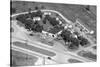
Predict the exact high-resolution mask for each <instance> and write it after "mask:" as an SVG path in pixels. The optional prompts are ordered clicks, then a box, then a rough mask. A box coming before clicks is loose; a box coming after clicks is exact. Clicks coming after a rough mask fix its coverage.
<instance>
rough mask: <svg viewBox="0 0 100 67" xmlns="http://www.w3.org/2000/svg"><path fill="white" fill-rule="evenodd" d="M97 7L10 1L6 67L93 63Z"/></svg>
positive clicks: (95, 44)
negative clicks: (8, 66)
mask: <svg viewBox="0 0 100 67" xmlns="http://www.w3.org/2000/svg"><path fill="white" fill-rule="evenodd" d="M96 18H97V6H96V5H84V4H74V3H73V4H68V3H51V2H37V1H24V0H22V1H21V0H10V66H11V67H20V66H40V65H56V64H73V63H88V62H96V61H97V19H96Z"/></svg>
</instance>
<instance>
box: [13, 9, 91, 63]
mask: <svg viewBox="0 0 100 67" xmlns="http://www.w3.org/2000/svg"><path fill="white" fill-rule="evenodd" d="M41 11H49V12H55V13H57V14H59V15H60V16H61V17H62V18H63V19H64V20H65V21H66V22H68V23H72V22H71V21H70V20H68V19H67V18H65V17H64V16H63V15H62V14H61V13H59V12H58V11H54V10H41ZM32 12H35V11H32ZM25 13H28V12H23V13H19V14H25ZM19 14H14V15H12V17H14V16H17V15H19ZM18 30H19V31H20V32H21V33H22V34H23V35H24V36H25V38H26V39H27V40H28V43H32V45H34V44H35V45H34V46H38V47H41V48H43V49H47V50H49V51H51V50H52V51H54V52H56V54H58V53H61V54H63V55H66V56H71V57H75V58H77V59H80V60H83V61H84V62H86V61H87V62H89V61H91V60H88V59H85V58H83V57H80V56H77V55H76V54H74V53H71V52H69V51H66V52H64V51H63V50H62V48H61V49H57V48H50V47H47V46H45V45H44V44H42V43H39V42H35V41H34V42H33V41H32V40H30V39H29V38H28V37H27V36H26V35H25V34H24V33H23V32H22V31H21V29H20V28H18ZM36 44H38V45H36ZM22 48H23V47H22ZM25 49H26V48H25ZM58 55H59V54H58ZM66 61H67V60H66Z"/></svg>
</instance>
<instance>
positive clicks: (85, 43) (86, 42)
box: [78, 36, 89, 46]
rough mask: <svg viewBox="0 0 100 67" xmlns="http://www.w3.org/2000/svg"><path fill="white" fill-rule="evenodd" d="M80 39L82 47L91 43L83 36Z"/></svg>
mask: <svg viewBox="0 0 100 67" xmlns="http://www.w3.org/2000/svg"><path fill="white" fill-rule="evenodd" d="M78 39H79V40H80V45H81V46H85V45H87V44H88V43H89V41H88V40H87V39H86V38H84V37H82V36H78Z"/></svg>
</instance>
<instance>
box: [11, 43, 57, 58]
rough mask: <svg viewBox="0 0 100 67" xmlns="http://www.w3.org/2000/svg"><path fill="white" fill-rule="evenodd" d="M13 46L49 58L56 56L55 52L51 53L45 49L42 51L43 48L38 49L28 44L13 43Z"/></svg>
mask: <svg viewBox="0 0 100 67" xmlns="http://www.w3.org/2000/svg"><path fill="white" fill-rule="evenodd" d="M13 44H14V45H15V46H19V47H22V48H25V49H28V50H31V51H35V52H38V53H40V54H44V55H48V56H51V57H52V56H55V55H56V54H55V53H54V52H51V51H48V50H45V49H41V48H38V47H35V46H31V45H28V44H26V43H22V42H18V41H16V42H13Z"/></svg>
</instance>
